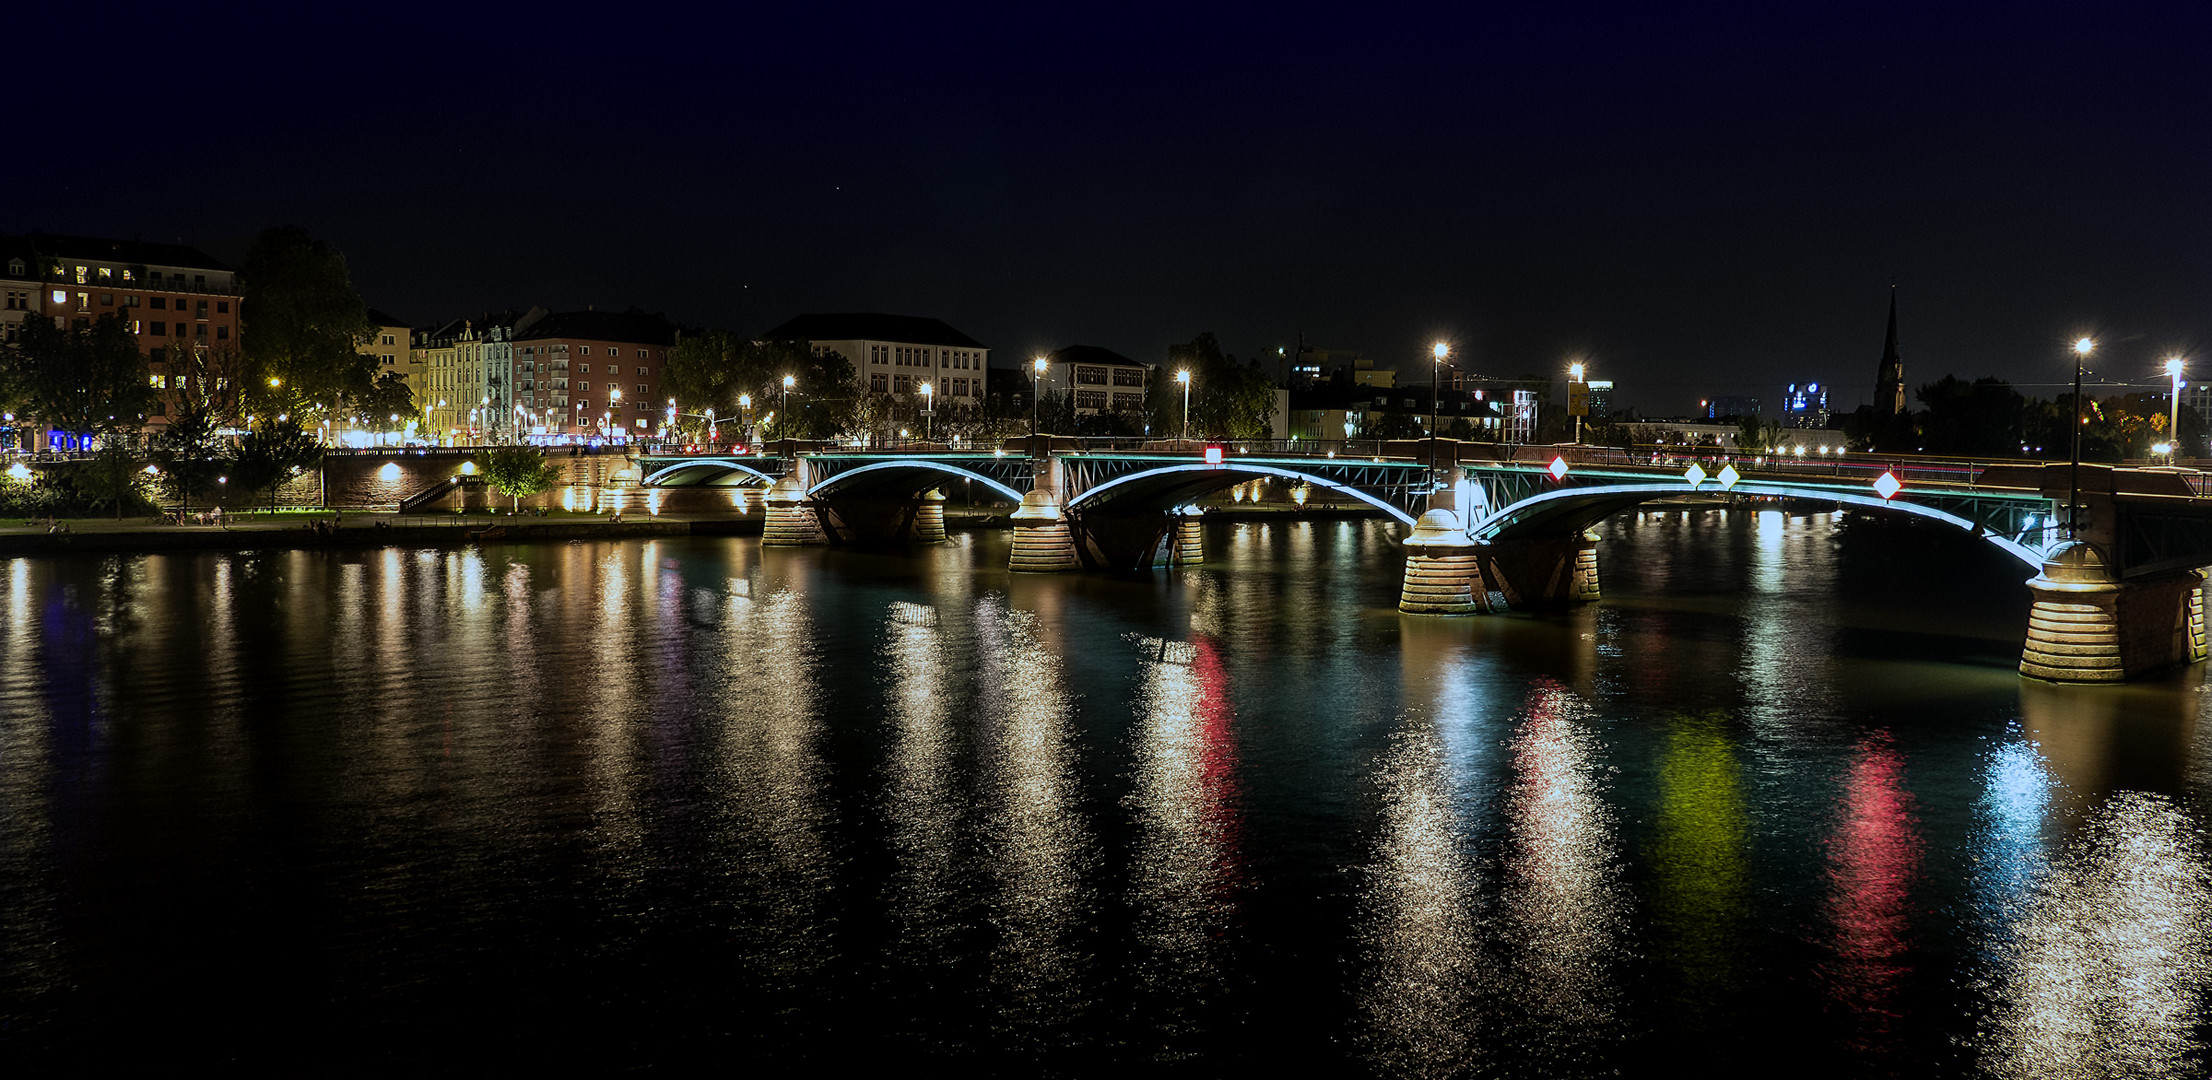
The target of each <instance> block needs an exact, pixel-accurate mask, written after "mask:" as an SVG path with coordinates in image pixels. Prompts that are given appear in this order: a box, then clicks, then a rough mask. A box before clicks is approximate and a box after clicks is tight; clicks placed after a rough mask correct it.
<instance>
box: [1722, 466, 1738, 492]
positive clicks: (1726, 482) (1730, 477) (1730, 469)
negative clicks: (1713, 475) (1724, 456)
mask: <svg viewBox="0 0 2212 1080" xmlns="http://www.w3.org/2000/svg"><path fill="white" fill-rule="evenodd" d="M1717 479H1718V480H1719V481H1720V486H1721V488H1722V490H1726V489H1728V488H1732V487H1735V486H1736V481H1738V480H1741V479H1743V474H1742V473H1739V472H1737V471H1736V467H1735V466H1734V465H1723V466H1721V467H1720V476H1719V477H1717Z"/></svg>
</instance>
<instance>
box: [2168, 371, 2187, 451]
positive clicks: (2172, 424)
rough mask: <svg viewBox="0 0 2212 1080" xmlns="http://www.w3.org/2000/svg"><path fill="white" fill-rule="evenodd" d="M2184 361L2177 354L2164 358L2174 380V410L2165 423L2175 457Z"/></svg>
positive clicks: (2170, 376) (2179, 421) (2179, 439)
mask: <svg viewBox="0 0 2212 1080" xmlns="http://www.w3.org/2000/svg"><path fill="white" fill-rule="evenodd" d="M2185 363H2187V361H2185V360H2183V359H2182V358H2181V357H2178V356H2169V357H2167V358H2166V374H2167V376H2168V377H2169V378H2171V379H2173V381H2174V391H2173V392H2174V402H2173V405H2174V412H2173V417H2172V419H2170V420H2169V421H2167V424H2166V441H2167V442H2170V443H2172V444H2173V445H2174V450H2173V453H2174V455H2175V456H2176V457H2178V456H2180V454H2181V368H2182V365H2183V364H2185ZM2167 464H2168V465H2171V464H2173V462H2171V461H2169V462H2167Z"/></svg>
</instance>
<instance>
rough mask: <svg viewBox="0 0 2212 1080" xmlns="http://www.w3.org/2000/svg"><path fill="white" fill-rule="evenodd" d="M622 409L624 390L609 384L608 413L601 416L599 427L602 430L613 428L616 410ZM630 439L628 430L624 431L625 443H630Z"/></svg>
mask: <svg viewBox="0 0 2212 1080" xmlns="http://www.w3.org/2000/svg"><path fill="white" fill-rule="evenodd" d="M621 407H622V388H621V387H619V386H615V385H613V384H612V383H609V384H608V386H607V411H606V412H603V413H600V414H599V426H600V427H601V428H602V429H604V428H607V427H610V426H612V422H613V420H614V414H615V410H617V409H620V408H621ZM601 434H605V432H604V431H602V432H601ZM629 437H630V436H629V431H628V430H627V429H624V431H623V435H622V438H623V441H624V442H628V441H629Z"/></svg>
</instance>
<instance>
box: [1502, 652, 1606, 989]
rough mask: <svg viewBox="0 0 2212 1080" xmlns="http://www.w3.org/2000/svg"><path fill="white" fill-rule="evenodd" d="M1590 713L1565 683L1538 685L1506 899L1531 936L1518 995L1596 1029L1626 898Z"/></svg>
mask: <svg viewBox="0 0 2212 1080" xmlns="http://www.w3.org/2000/svg"><path fill="white" fill-rule="evenodd" d="M1580 711H1581V709H1580V703H1579V702H1578V701H1577V700H1576V699H1575V698H1574V696H1573V695H1572V694H1570V693H1568V692H1567V691H1566V690H1564V689H1561V688H1559V687H1557V686H1554V685H1548V684H1547V685H1539V686H1537V687H1534V688H1532V690H1531V693H1530V701H1529V710H1528V717H1527V719H1526V720H1525V721H1524V722H1523V723H1522V725H1521V727H1520V729H1519V730H1518V731H1517V732H1515V734H1514V739H1513V764H1514V772H1515V779H1514V783H1513V787H1512V792H1511V797H1510V800H1509V802H1508V803H1507V806H1508V813H1509V814H1510V816H1511V821H1512V826H1513V837H1514V841H1513V844H1512V845H1511V846H1510V847H1509V848H1508V849H1507V854H1506V858H1505V866H1504V869H1505V876H1506V882H1505V885H1506V888H1505V894H1504V897H1503V900H1504V907H1505V912H1506V916H1507V919H1508V920H1509V923H1510V925H1511V927H1512V928H1511V929H1510V930H1509V931H1508V934H1509V936H1510V937H1511V938H1512V939H1513V940H1515V941H1518V942H1520V943H1521V948H1520V950H1519V951H1518V953H1517V955H1516V957H1515V960H1516V963H1515V966H1516V968H1517V969H1518V970H1517V972H1516V974H1517V976H1518V980H1517V987H1518V990H1517V993H1518V994H1519V995H1520V996H1522V997H1523V998H1524V999H1525V1000H1526V1001H1527V1002H1528V1004H1529V1006H1530V1007H1531V1008H1535V1009H1538V1010H1540V1011H1541V1012H1543V1013H1544V1014H1546V1015H1547V1016H1549V1017H1552V1018H1553V1021H1554V1022H1555V1023H1560V1022H1564V1023H1566V1024H1569V1025H1575V1026H1582V1027H1588V1026H1590V1025H1594V1024H1599V1023H1602V1022H1603V1021H1604V1020H1605V1019H1606V1018H1607V1017H1608V1015H1609V1014H1610V1011H1611V1005H1612V1001H1611V998H1612V996H1613V995H1612V993H1611V990H1612V987H1611V984H1610V982H1609V981H1608V980H1607V978H1606V965H1607V964H1608V962H1609V961H1610V959H1611V958H1612V956H1613V955H1614V954H1615V953H1617V952H1618V945H1617V939H1618V937H1619V935H1620V933H1621V924H1622V920H1623V915H1622V908H1623V902H1622V899H1621V896H1620V890H1619V886H1618V879H1619V876H1620V865H1619V861H1618V858H1617V856H1616V855H1615V847H1616V844H1615V842H1614V838H1613V816H1612V813H1611V812H1610V811H1609V810H1608V809H1607V808H1606V804H1605V795H1604V790H1603V785H1602V783H1601V781H1600V779H1599V773H1600V771H1601V766H1600V764H1599V762H1598V754H1599V751H1600V749H1601V746H1600V744H1599V743H1598V741H1597V739H1596V737H1595V736H1594V735H1593V734H1592V733H1591V732H1590V730H1589V729H1588V728H1587V727H1586V726H1585V725H1584V724H1582V723H1578V722H1577V713H1579V712H1580Z"/></svg>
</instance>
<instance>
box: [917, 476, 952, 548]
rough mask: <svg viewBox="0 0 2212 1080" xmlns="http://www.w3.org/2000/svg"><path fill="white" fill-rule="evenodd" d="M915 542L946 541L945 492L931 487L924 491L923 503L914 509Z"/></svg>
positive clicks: (938, 542)
mask: <svg viewBox="0 0 2212 1080" xmlns="http://www.w3.org/2000/svg"><path fill="white" fill-rule="evenodd" d="M914 542H915V543H917V544H942V543H944V542H945V493H944V492H942V491H939V490H937V489H936V488H931V489H929V490H928V491H925V492H923V493H922V504H921V505H920V506H918V507H916V508H915V509H914Z"/></svg>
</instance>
